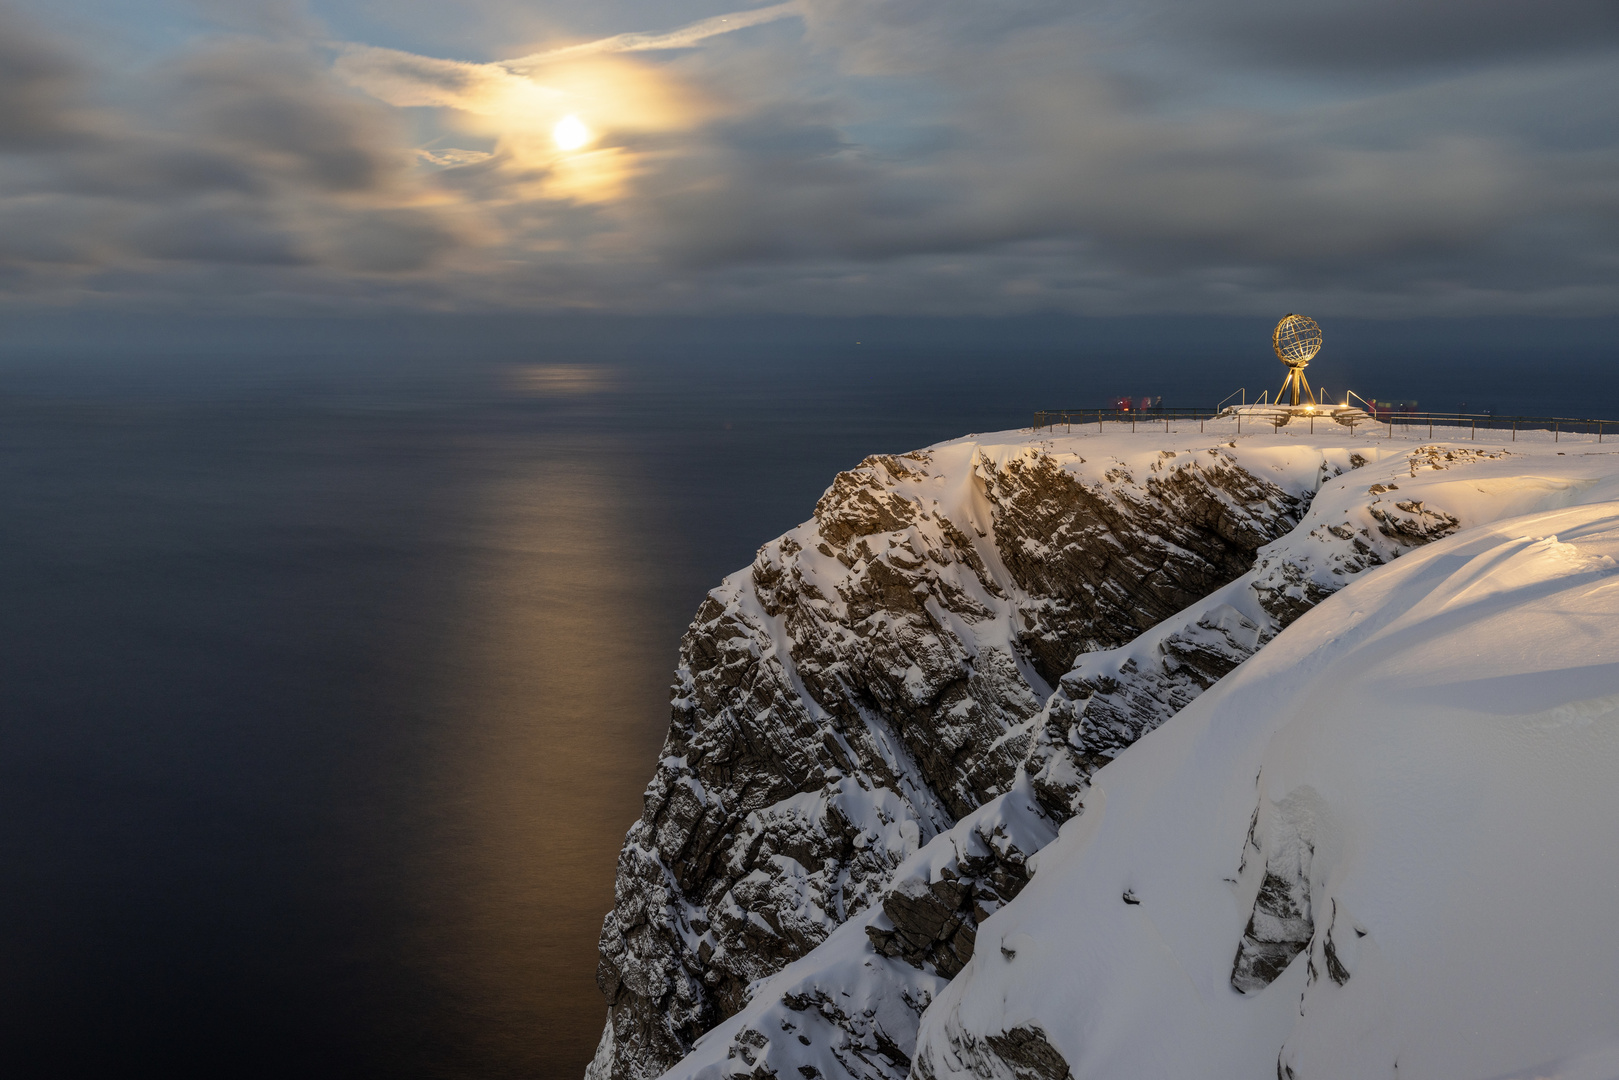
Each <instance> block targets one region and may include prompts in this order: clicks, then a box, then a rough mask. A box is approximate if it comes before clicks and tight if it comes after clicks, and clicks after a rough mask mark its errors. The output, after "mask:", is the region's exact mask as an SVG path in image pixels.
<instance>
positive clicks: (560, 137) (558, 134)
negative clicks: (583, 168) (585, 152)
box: [551, 113, 590, 150]
mask: <svg viewBox="0 0 1619 1080" xmlns="http://www.w3.org/2000/svg"><path fill="white" fill-rule="evenodd" d="M551 139H552V141H554V142H555V143H556V144H557V148H558V149H559V150H577V149H579V148H580V147H581V146H583V145H585V144H586V143H587V142H589V141H590V129H589V128H587V127H585V122H584V121H583V120H581V119H579V118H578V117H577V116H575V115H573V114H572V113H569V114H568V115H567V116H564V117H563V118H562V119H561V120H558V121H557V126H556V127H554V128H552V129H551Z"/></svg>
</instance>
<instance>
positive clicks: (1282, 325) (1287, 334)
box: [1270, 312, 1321, 407]
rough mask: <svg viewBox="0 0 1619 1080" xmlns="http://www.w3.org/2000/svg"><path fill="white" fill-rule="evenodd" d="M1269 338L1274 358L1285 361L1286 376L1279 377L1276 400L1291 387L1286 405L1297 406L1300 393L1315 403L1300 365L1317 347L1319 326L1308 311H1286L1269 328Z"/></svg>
mask: <svg viewBox="0 0 1619 1080" xmlns="http://www.w3.org/2000/svg"><path fill="white" fill-rule="evenodd" d="M1270 342H1271V348H1273V349H1275V350H1276V359H1278V360H1280V361H1281V362H1282V363H1284V364H1286V365H1287V378H1286V379H1284V380H1283V381H1282V388H1281V389H1280V390H1278V391H1276V401H1277V403H1278V404H1279V403H1280V402H1281V400H1282V395H1283V394H1287V393H1288V392H1289V390H1291V392H1292V396H1291V400H1290V401H1289V404H1290V405H1292V406H1294V407H1297V406H1298V404H1299V397H1300V395H1301V393H1302V395H1303V397H1304V398H1305V400H1306V401H1307V402H1308V403H1309V404H1311V405H1315V404H1317V402H1316V400H1315V394H1314V392H1313V391H1311V389H1310V382H1309V380H1308V379H1306V378H1305V377H1304V369H1305V367H1306V366H1308V365H1309V363H1310V361H1311V359H1313V358H1314V356H1315V354H1316V353H1318V352H1320V351H1321V327H1319V326H1317V325H1316V323H1315V320H1314V319H1312V318H1310V317H1309V316H1308V315H1294V314H1293V313H1292V312H1288V313H1287V314H1286V315H1284V316H1282V321H1281V322H1279V323H1277V324H1276V329H1275V330H1273V331H1271V335H1270Z"/></svg>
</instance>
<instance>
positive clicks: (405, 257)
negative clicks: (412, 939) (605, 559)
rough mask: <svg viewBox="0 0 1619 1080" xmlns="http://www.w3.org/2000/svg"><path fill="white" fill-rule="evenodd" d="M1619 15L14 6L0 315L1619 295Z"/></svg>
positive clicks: (1364, 9) (1098, 6)
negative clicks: (28, 313)
mask: <svg viewBox="0 0 1619 1080" xmlns="http://www.w3.org/2000/svg"><path fill="white" fill-rule="evenodd" d="M1616 103H1619V3H1615V2H1614V0H1580V2H1574V0H1536V2H1534V3H1529V2H1525V0H1426V2H1412V0H1222V2H1220V3H1217V4H1211V3H1207V2H1197V0H1132V2H1130V3H1124V2H1117V0H1097V2H1086V0H1070V2H1058V0H995V2H988V0H787V2H785V3H771V4H766V5H763V6H758V5H756V6H753V7H746V6H741V5H739V4H738V3H736V2H735V0H665V2H662V3H653V2H651V0H599V2H593V3H590V4H581V3H577V2H570V3H563V2H560V0H462V2H458V3H455V4H445V3H443V2H431V3H430V2H428V0H321V2H314V0H265V2H255V0H48V2H47V0H0V315H3V314H5V313H6V312H7V311H10V312H12V313H16V312H18V311H21V310H26V311H29V312H39V311H58V312H70V313H71V312H77V311H81V310H95V311H138V312H170V313H209V314H225V315H285V314H320V313H350V314H352V313H369V314H372V315H376V314H382V315H386V314H388V313H390V312H411V313H420V312H455V313H471V314H477V313H481V312H525V313H560V312H572V311H583V312H606V313H616V314H632V315H648V314H659V315H735V314H739V313H747V314H792V315H811V316H853V315H860V316H869V315H876V316H910V317H915V316H924V317H925V316H939V315H980V316H1015V315H1023V314H1030V313H1060V314H1070V315H1082V316H1096V315H1153V314H1165V313H1169V314H1191V315H1249V314H1259V313H1273V312H1277V311H1279V310H1294V309H1299V310H1308V311H1309V312H1310V313H1311V314H1312V315H1315V316H1317V317H1323V316H1326V317H1332V316H1339V317H1354V318H1374V319H1404V318H1412V317H1425V316H1440V317H1476V316H1553V317H1566V316H1609V317H1611V316H1613V315H1616V314H1619V104H1616Z"/></svg>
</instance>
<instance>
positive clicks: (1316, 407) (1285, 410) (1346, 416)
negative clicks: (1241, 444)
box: [1220, 404, 1372, 430]
mask: <svg viewBox="0 0 1619 1080" xmlns="http://www.w3.org/2000/svg"><path fill="white" fill-rule="evenodd" d="M1220 415H1221V416H1222V417H1230V418H1235V419H1236V420H1237V421H1238V422H1239V423H1241V424H1253V425H1255V427H1256V429H1257V428H1259V427H1261V426H1264V427H1271V428H1283V427H1286V426H1287V425H1288V424H1293V423H1300V422H1307V423H1309V424H1310V425H1311V426H1312V427H1313V426H1314V424H1315V422H1316V421H1318V420H1319V421H1327V422H1331V423H1336V424H1342V425H1343V426H1344V427H1346V428H1350V429H1351V430H1353V429H1354V428H1355V427H1356V426H1357V425H1359V424H1363V423H1366V422H1367V421H1369V420H1371V419H1372V416H1371V414H1370V413H1368V412H1367V411H1366V410H1365V409H1357V408H1355V407H1354V406H1353V405H1322V404H1304V405H1290V404H1275V405H1232V406H1231V407H1230V408H1227V409H1223V410H1221V412H1220Z"/></svg>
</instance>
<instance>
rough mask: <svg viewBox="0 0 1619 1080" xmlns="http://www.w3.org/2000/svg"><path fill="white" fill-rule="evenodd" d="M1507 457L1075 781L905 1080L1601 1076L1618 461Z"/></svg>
mask: <svg viewBox="0 0 1619 1080" xmlns="http://www.w3.org/2000/svg"><path fill="white" fill-rule="evenodd" d="M1591 449H1595V448H1591ZM1518 450H1519V452H1518V453H1516V454H1514V455H1512V456H1510V457H1503V458H1499V459H1494V460H1483V461H1474V462H1470V463H1468V464H1467V465H1466V466H1465V467H1458V468H1455V469H1452V470H1450V471H1448V472H1429V471H1426V470H1423V469H1421V468H1413V470H1412V475H1410V476H1408V477H1405V478H1399V479H1397V478H1393V477H1390V478H1388V479H1394V480H1395V482H1397V483H1398V484H1399V486H1400V489H1401V491H1400V494H1401V495H1404V496H1407V497H1406V498H1405V499H1402V500H1401V501H1405V502H1413V501H1415V500H1418V499H1420V500H1422V501H1425V502H1428V503H1430V504H1432V505H1442V506H1443V507H1444V508H1445V509H1446V511H1447V512H1449V513H1451V514H1453V515H1455V516H1456V517H1458V518H1459V519H1460V521H1461V523H1462V525H1463V526H1464V527H1463V528H1461V529H1460V531H1457V532H1456V533H1455V534H1454V535H1451V536H1449V537H1447V538H1445V539H1442V540H1438V541H1436V542H1434V543H1432V544H1431V545H1428V546H1425V547H1423V548H1421V549H1420V550H1417V551H1414V552H1412V553H1410V554H1407V555H1406V556H1404V557H1402V558H1400V559H1399V560H1398V561H1396V562H1394V563H1393V564H1391V565H1388V566H1385V567H1381V568H1378V569H1376V570H1375V572H1371V573H1367V574H1364V575H1363V576H1362V577H1361V578H1360V579H1359V580H1356V581H1354V582H1352V583H1351V584H1349V585H1348V586H1347V587H1346V588H1344V589H1343V590H1342V591H1340V592H1338V593H1336V595H1332V596H1330V597H1328V598H1326V599H1324V600H1323V601H1322V602H1321V603H1320V604H1319V606H1317V607H1315V608H1314V609H1313V610H1311V611H1309V612H1307V613H1305V614H1304V615H1303V616H1302V617H1300V618H1299V619H1298V620H1297V621H1296V622H1295V623H1293V625H1291V626H1290V627H1289V628H1287V629H1286V630H1284V631H1283V632H1282V633H1281V634H1280V635H1279V636H1277V637H1276V638H1275V640H1274V641H1272V642H1270V643H1269V644H1268V645H1266V646H1265V647H1264V649H1262V650H1261V651H1260V652H1259V653H1258V654H1257V655H1256V656H1255V657H1254V658H1253V659H1251V660H1250V661H1248V662H1247V663H1245V664H1243V665H1242V666H1240V667H1238V668H1237V669H1236V670H1235V671H1233V672H1232V673H1231V674H1229V675H1227V676H1226V677H1225V678H1223V679H1222V680H1221V681H1220V682H1218V683H1217V684H1216V685H1215V686H1214V688H1213V689H1212V690H1210V691H1209V692H1208V693H1206V694H1204V695H1203V696H1201V697H1200V698H1198V699H1197V700H1195V701H1193V702H1192V703H1191V704H1190V705H1188V706H1187V707H1186V708H1185V709H1184V710H1183V711H1181V712H1179V713H1178V715H1176V716H1174V717H1173V718H1172V719H1170V720H1169V721H1168V722H1167V723H1165V724H1164V725H1163V726H1161V727H1159V728H1158V729H1157V730H1156V731H1154V732H1152V733H1150V734H1148V735H1146V736H1145V737H1144V738H1142V739H1141V740H1140V741H1139V742H1137V743H1135V744H1134V745H1133V746H1131V747H1130V748H1129V749H1128V750H1127V751H1126V752H1124V753H1122V754H1120V755H1119V756H1118V757H1117V759H1116V760H1115V761H1113V762H1112V763H1111V764H1108V765H1106V766H1105V767H1104V768H1102V769H1101V770H1100V771H1098V772H1096V773H1095V774H1094V775H1093V776H1092V777H1091V778H1090V779H1091V786H1090V787H1089V789H1088V790H1086V791H1085V792H1084V793H1083V813H1081V814H1080V815H1079V816H1077V817H1075V818H1074V819H1072V820H1070V821H1069V822H1068V823H1067V824H1066V825H1065V826H1064V827H1063V828H1062V830H1061V834H1060V837H1059V839H1058V840H1057V841H1055V842H1054V843H1053V844H1052V845H1050V846H1049V847H1047V848H1045V849H1044V850H1043V851H1041V852H1040V853H1039V854H1038V855H1037V856H1036V860H1035V861H1036V866H1037V872H1036V873H1035V874H1034V877H1033V879H1032V881H1031V882H1030V884H1029V885H1028V886H1027V888H1025V889H1024V890H1023V892H1022V893H1021V894H1020V895H1019V896H1018V897H1017V899H1016V900H1014V901H1013V902H1012V903H1011V904H1009V905H1007V906H1005V907H1004V908H1003V909H1002V910H1001V911H999V912H998V913H997V914H995V915H993V916H992V917H991V918H990V919H989V920H988V921H987V922H986V923H985V924H984V925H983V926H982V927H981V928H980V931H979V935H978V948H977V950H976V952H975V955H974V958H973V960H972V961H971V963H970V964H969V965H968V966H967V968H966V969H965V970H964V971H963V972H962V973H961V974H960V975H959V976H958V977H957V978H956V979H955V980H954V981H953V982H952V983H951V984H950V985H949V986H948V987H946V988H945V989H944V990H942V991H941V992H940V994H939V996H938V998H937V1000H936V1001H935V1002H934V1003H933V1005H932V1006H931V1008H930V1009H929V1010H928V1011H927V1013H926V1015H925V1017H924V1018H923V1021H922V1026H921V1031H920V1034H919V1039H918V1049H917V1053H916V1060H915V1065H914V1069H915V1073H914V1075H917V1076H920V1077H928V1078H938V1080H944V1078H946V1077H965V1076H975V1077H1020V1078H1030V1077H1053V1078H1055V1077H1061V1076H1069V1075H1071V1076H1073V1077H1075V1078H1087V1077H1200V1078H1202V1077H1206V1078H1223V1077H1232V1078H1236V1077H1259V1076H1271V1075H1278V1076H1284V1077H1356V1078H1358V1077H1372V1076H1376V1077H1391V1076H1401V1077H1405V1076H1409V1077H1441V1078H1449V1077H1454V1078H1457V1080H1462V1078H1470V1080H1488V1078H1507V1077H1524V1078H1528V1077H1531V1076H1534V1077H1551V1076H1561V1077H1568V1078H1570V1080H1574V1078H1581V1077H1586V1078H1592V1080H1599V1078H1607V1080H1611V1078H1612V1077H1614V1076H1619V1007H1616V1003H1619V963H1616V962H1615V961H1616V960H1619V930H1616V929H1614V922H1613V919H1612V912H1613V909H1614V904H1615V901H1616V900H1619V850H1616V847H1615V836H1616V835H1619V829H1616V826H1619V784H1615V782H1614V776H1615V767H1616V766H1619V632H1616V631H1619V563H1616V562H1615V559H1616V558H1619V503H1614V502H1611V501H1609V500H1612V499H1615V498H1619V482H1616V481H1615V479H1614V477H1615V475H1616V474H1619V464H1616V459H1615V458H1613V457H1611V456H1608V455H1606V454H1604V455H1601V456H1581V455H1579V454H1572V453H1565V454H1558V453H1557V452H1556V451H1555V450H1554V449H1552V448H1550V447H1523V446H1520V447H1519V448H1518ZM1417 464H1418V463H1416V462H1413V465H1414V466H1416V465H1417ZM1368 472H1369V470H1368ZM1367 478H1370V477H1367ZM1346 479H1347V478H1346ZM1356 479H1357V480H1358V479H1360V478H1359V477H1357V478H1356ZM1384 482H1385V483H1386V482H1387V480H1385V481H1384ZM1319 502H1320V500H1318V507H1317V509H1319ZM1559 506H1561V507H1564V508H1562V509H1550V508H1551V507H1559ZM1525 511H1533V512H1527V513H1525ZM1514 512H1517V513H1519V514H1522V516H1508V515H1510V514H1513V513H1514ZM1491 518H1497V519H1504V520H1496V521H1495V522H1494V523H1493V524H1484V523H1482V522H1484V521H1488V520H1489V519H1491ZM1304 527H1308V523H1306V526H1301V528H1304Z"/></svg>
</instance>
